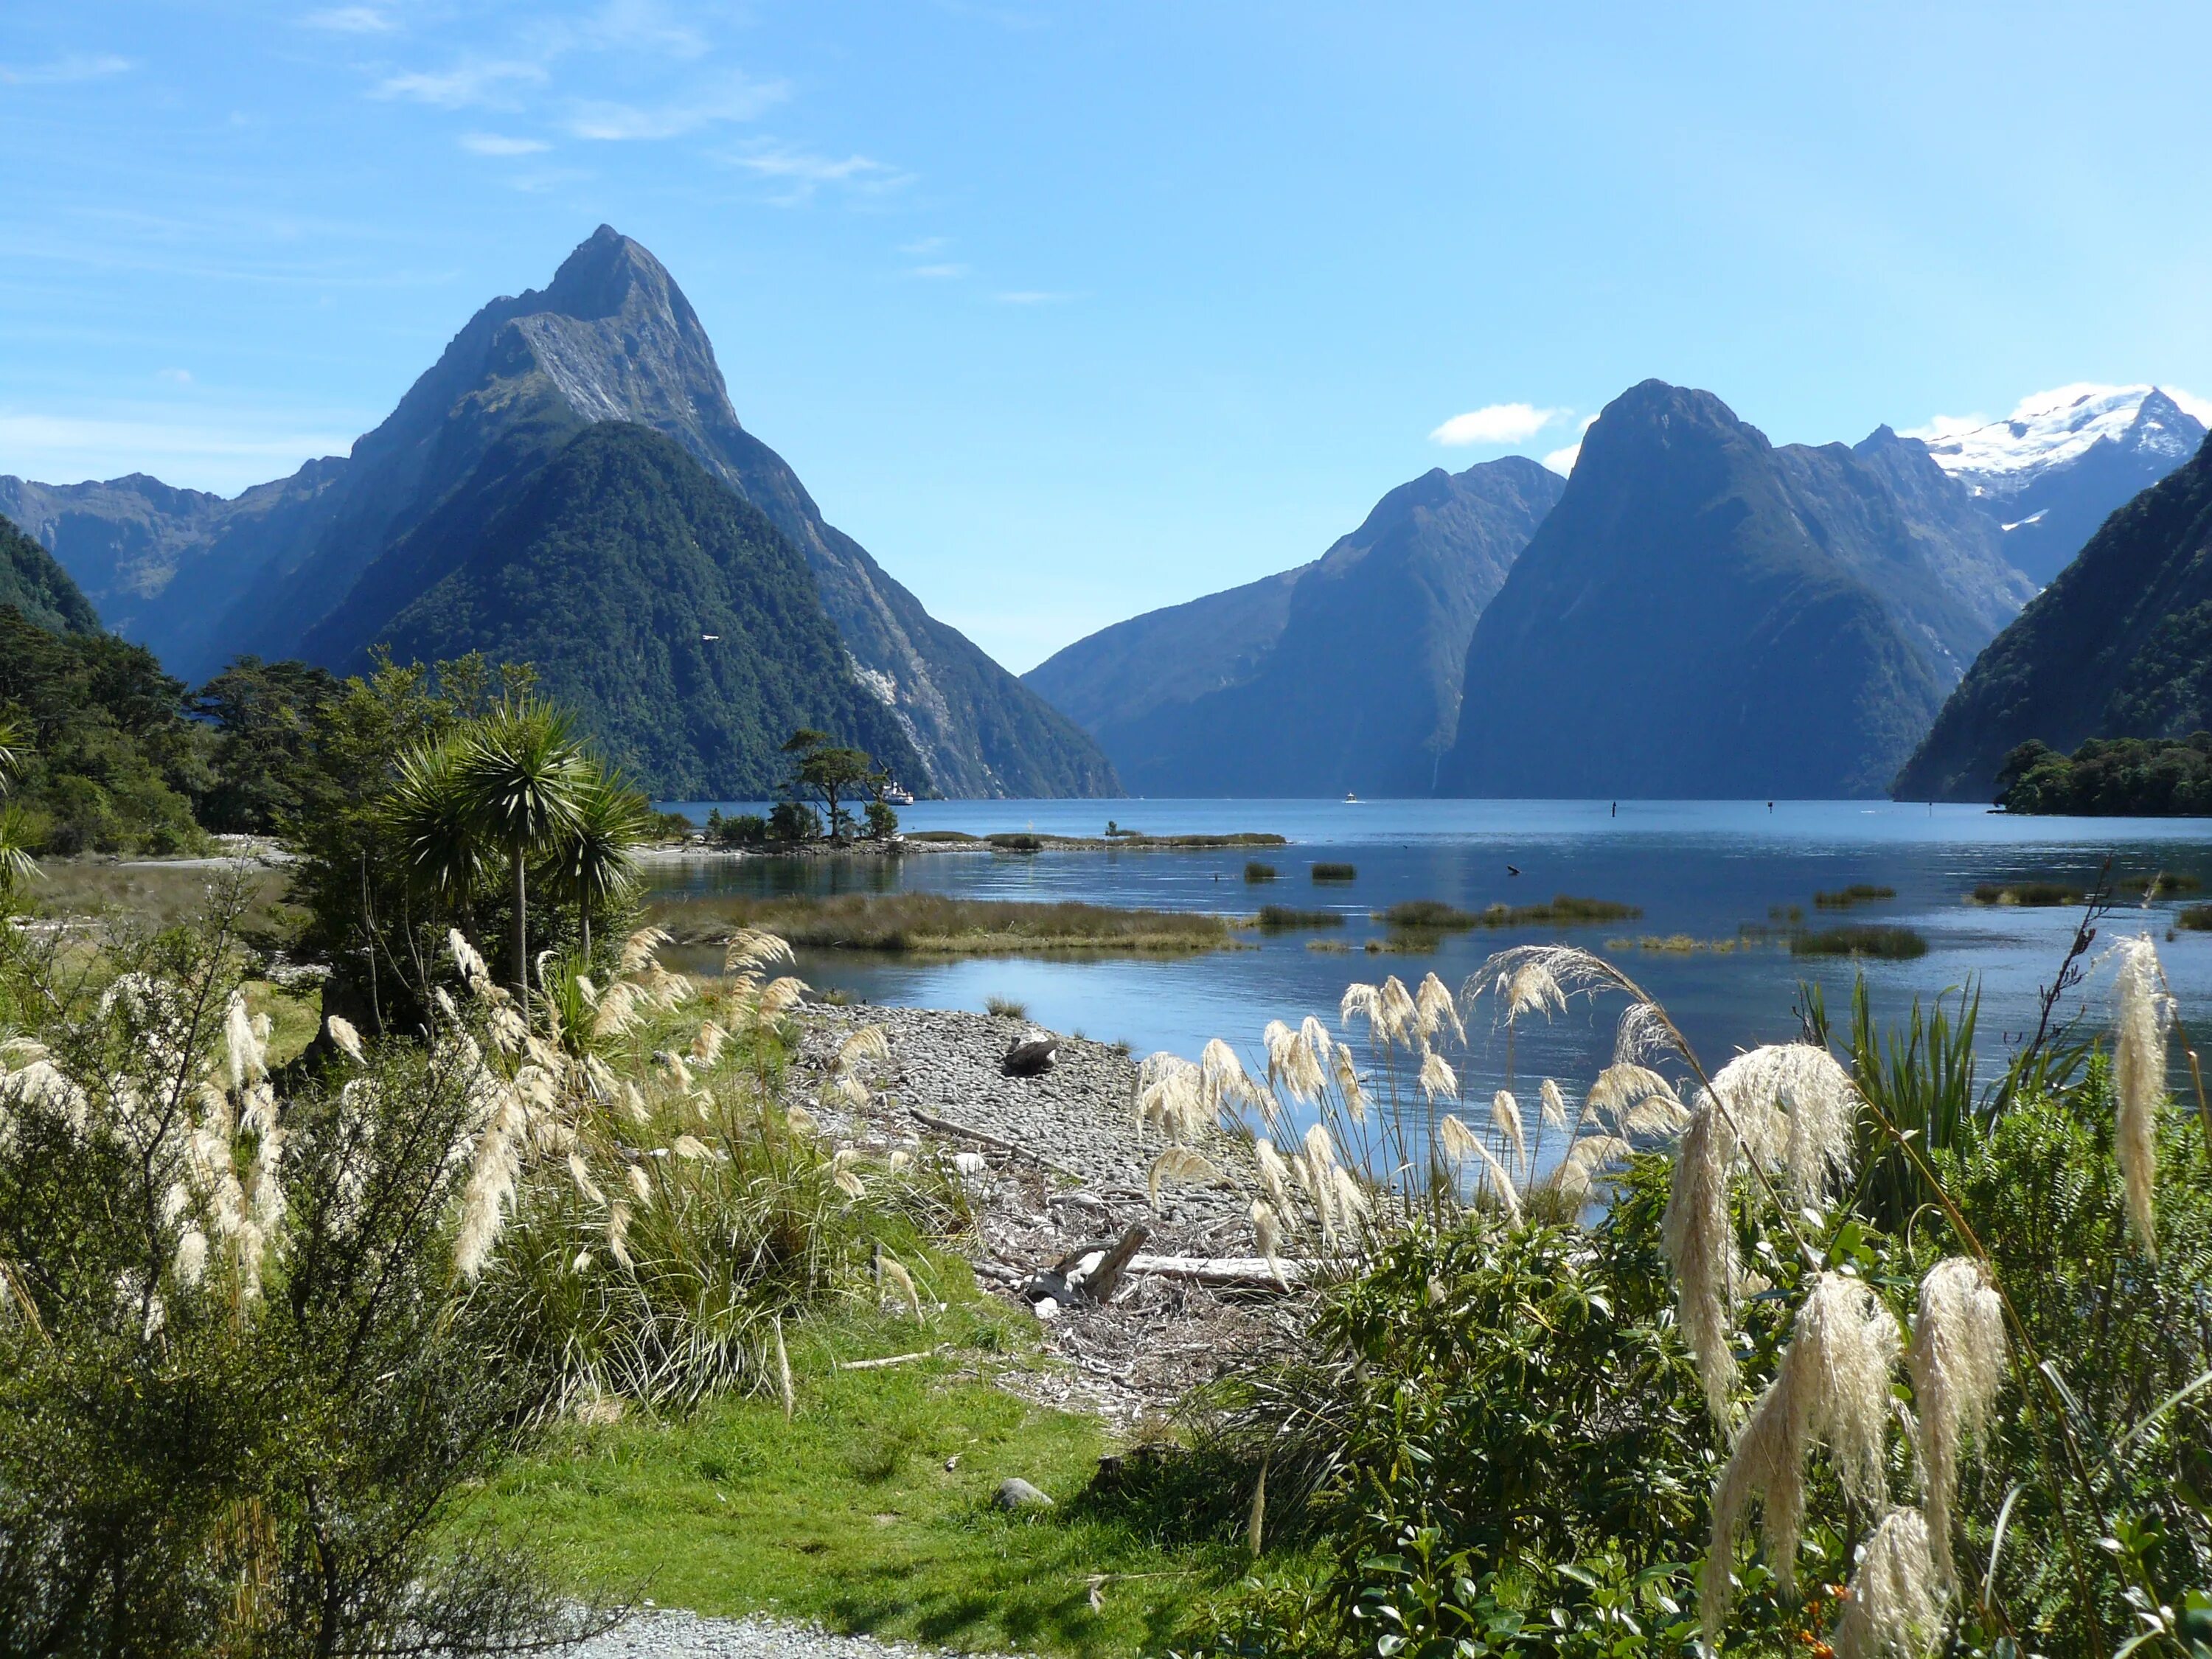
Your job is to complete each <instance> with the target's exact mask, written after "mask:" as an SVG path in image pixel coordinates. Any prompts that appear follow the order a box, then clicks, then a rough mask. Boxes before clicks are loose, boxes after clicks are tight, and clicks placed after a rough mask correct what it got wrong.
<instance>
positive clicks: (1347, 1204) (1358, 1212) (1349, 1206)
mask: <svg viewBox="0 0 2212 1659" xmlns="http://www.w3.org/2000/svg"><path fill="white" fill-rule="evenodd" d="M1329 1207H1330V1208H1331V1209H1333V1210H1334V1211H1335V1212H1336V1215H1337V1218H1338V1219H1339V1220H1340V1221H1341V1222H1344V1223H1346V1224H1350V1223H1355V1222H1361V1221H1364V1220H1366V1219H1367V1218H1368V1215H1369V1213H1370V1212H1371V1211H1372V1210H1373V1209H1374V1206H1373V1205H1372V1204H1371V1203H1370V1201H1369V1200H1368V1196H1367V1188H1365V1187H1364V1186H1362V1185H1361V1184H1360V1182H1359V1177H1358V1176H1355V1175H1354V1174H1352V1171H1351V1170H1347V1169H1346V1168H1345V1167H1344V1165H1342V1164H1338V1165H1337V1166H1336V1167H1335V1168H1334V1170H1330V1171H1329Z"/></svg>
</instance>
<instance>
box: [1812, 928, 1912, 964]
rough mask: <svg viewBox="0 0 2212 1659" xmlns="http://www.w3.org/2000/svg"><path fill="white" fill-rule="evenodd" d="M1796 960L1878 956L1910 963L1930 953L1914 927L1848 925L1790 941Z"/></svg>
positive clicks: (1814, 932)
mask: <svg viewBox="0 0 2212 1659" xmlns="http://www.w3.org/2000/svg"><path fill="white" fill-rule="evenodd" d="M1927 954H1928V941H1927V940H1926V939H1923V937H1922V936H1921V935H1920V934H1918V933H1915V932H1913V930H1912V929H1911V928H1910V927H1894V926H1880V925H1876V924H1875V923H1871V922H1846V923H1844V925H1843V926H1842V927H1823V928H1820V929H1818V930H1817V931H1810V932H1807V933H1798V934H1796V935H1794V936H1792V938H1791V939H1790V955H1791V956H1793V957H1880V958H1881V959H1882V960H1883V961H1886V962H1910V961H1911V960H1912V958H1914V957H1924V956H1926V955H1927Z"/></svg>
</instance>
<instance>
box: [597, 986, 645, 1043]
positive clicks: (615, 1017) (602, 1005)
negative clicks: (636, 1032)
mask: <svg viewBox="0 0 2212 1659" xmlns="http://www.w3.org/2000/svg"><path fill="white" fill-rule="evenodd" d="M635 1024H637V991H636V989H635V987H633V986H631V985H630V984H629V982H628V981H623V980H617V981H615V982H614V983H613V984H612V985H610V986H608V987H607V989H606V994H605V996H603V997H601V998H600V999H599V1009H598V1012H595V1013H593V1014H592V1036H599V1037H617V1036H622V1034H623V1032H625V1031H627V1030H629V1029H630V1028H631V1027H632V1026H634V1025H635Z"/></svg>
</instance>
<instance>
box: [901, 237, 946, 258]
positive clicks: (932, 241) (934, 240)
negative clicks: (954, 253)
mask: <svg viewBox="0 0 2212 1659" xmlns="http://www.w3.org/2000/svg"><path fill="white" fill-rule="evenodd" d="M951 246H952V239H951V237H950V236H918V237H916V238H915V240H913V241H911V242H901V243H900V244H899V252H901V253H904V254H908V255H910V256H912V257H913V258H916V259H921V258H927V257H928V256H929V255H930V254H933V253H942V252H945V249H946V248H949V247H951Z"/></svg>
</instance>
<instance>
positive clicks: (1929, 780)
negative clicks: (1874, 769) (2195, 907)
mask: <svg viewBox="0 0 2212 1659" xmlns="http://www.w3.org/2000/svg"><path fill="white" fill-rule="evenodd" d="M2207 727H2212V439H2207V440H2205V441H2203V443H2202V444H2201V445H2200V446H2199V447H2198V449H2197V454H2196V456H2195V458H2194V459H2192V460H2191V461H2190V462H2189V463H2188V464H2187V465H2185V466H2183V467H2181V468H2180V469H2179V471H2174V472H2172V473H2170V474H2168V475H2167V476H2166V477H2164V478H2163V479H2161V480H2160V482H2159V483H2155V484H2154V485H2152V486H2151V487H2150V488H2149V489H2146V490H2144V491H2142V494H2140V495H2137V496H2136V498H2135V499H2134V500H2133V501H2130V502H2129V503H2128V504H2127V505H2126V506H2124V507H2122V508H2121V509H2120V510H2119V511H2118V512H2117V513H2113V514H2112V516H2111V517H2110V518H2109V519H2107V520H2106V521H2105V524H2104V526H2103V528H2101V529H2100V530H2099V531H2098V532H2097V533H2096V534H2095V535H2094V536H2093V537H2092V538H2090V539H2089V544H2088V545H2087V546H2086V547H2084V548H2083V549H2082V550H2081V555H2080V556H2078V557H2077V558H2075V561H2074V562H2073V563H2071V564H2070V565H2069V566H2067V568H2065V569H2064V570H2063V571H2062V572H2061V573H2060V574H2059V575H2058V577H2057V580H2054V581H2053V582H2052V583H2051V586H2049V587H2047V588H2045V590H2044V591H2043V592H2042V593H2040V594H2039V595H2038V596H2037V598H2036V599H2035V600H2034V601H2033V603H2032V604H2030V605H2028V607H2027V609H2026V610H2025V611H2021V614H2020V616H2019V617H2018V619H2017V620H2015V622H2014V623H2012V625H2011V626H2010V627H2008V628H2007V629H2005V630H2004V632H2003V633H2002V634H2000V635H1998V636H1997V637H1996V640H1995V641H1992V642H1991V643H1990V647H1989V648H1988V649H1987V650H1985V651H1984V652H1983V653H1982V654H1981V656H1980V658H1979V659H1978V660H1977V661H1976V662H1975V664H1974V665H1973V668H1972V671H1970V672H1969V673H1968V674H1967V676H1966V678H1965V680H1964V681H1963V682H1961V683H1960V685H1959V687H1958V689H1957V690H1955V691H1954V692H1953V693H1952V694H1951V696H1950V699H1949V701H1948V702H1946V703H1945V704H1944V706H1943V709H1942V714H1941V715H1940V716H1939V717H1938V718H1937V720H1936V723H1935V725H1934V727H1933V728H1932V729H1931V730H1930V731H1929V733H1928V735H1927V738H1925V740H1924V741H1923V742H1922V743H1921V744H1920V745H1919V748H1918V750H1917V751H1916V752H1915V753H1914V754H1913V756H1912V757H1911V761H1910V762H1909V763H1907V764H1906V765H1905V768H1904V769H1903V770H1902V771H1900V772H1899V775H1898V776H1897V780H1896V783H1895V786H1894V789H1893V793H1895V795H1896V796H1897V798H1898V799H1901V800H1961V801H1965V800H1979V801H1986V800H1990V799H1994V798H1995V793H1996V778H1997V772H1998V769H1999V768H2000V767H2001V766H2002V764H2003V763H2004V757H2005V756H2006V755H2007V754H2008V753H2009V752H2010V751H2011V750H2013V749H2014V748H2015V747H2016V746H2018V745H2019V744H2023V743H2026V742H2027V741H2028V740H2029V739H2030V738H2035V739H2039V740H2040V741H2041V742H2044V743H2046V744H2050V745H2051V747H2052V748H2054V749H2057V750H2069V751H2070V750H2073V749H2075V747H2076V746H2077V745H2079V744H2081V742H2082V740H2083V739H2085V738H2174V737H2185V736H2186V735H2188V734H2189V733H2190V732H2195V731H2198V730H2201V729H2204V728H2207Z"/></svg>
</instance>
